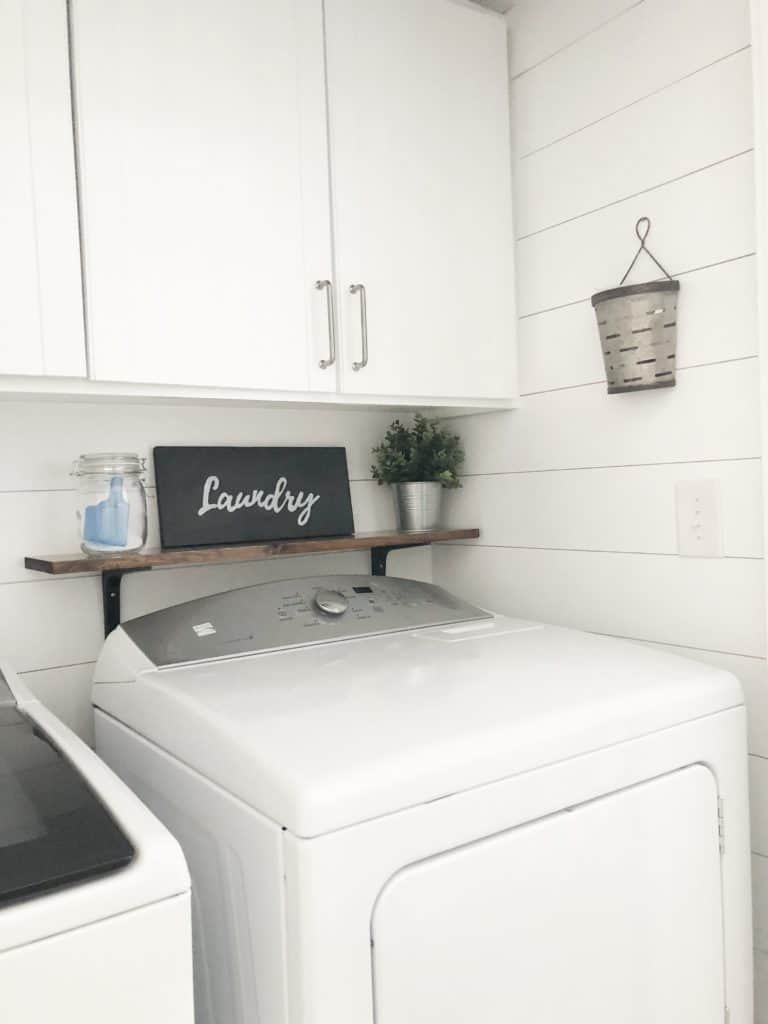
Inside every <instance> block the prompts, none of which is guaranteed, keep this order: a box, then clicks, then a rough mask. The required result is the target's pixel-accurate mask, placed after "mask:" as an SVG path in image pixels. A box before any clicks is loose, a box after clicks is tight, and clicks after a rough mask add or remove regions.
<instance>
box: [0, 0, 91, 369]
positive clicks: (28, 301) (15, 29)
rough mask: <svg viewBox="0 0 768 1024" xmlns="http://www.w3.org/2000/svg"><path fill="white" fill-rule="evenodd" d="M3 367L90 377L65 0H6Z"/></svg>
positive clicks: (0, 280)
mask: <svg viewBox="0 0 768 1024" xmlns="http://www.w3.org/2000/svg"><path fill="white" fill-rule="evenodd" d="M0 126H2V128H1V130H0V374H6V373H9V374H31V375H38V374H56V375H59V376H66V377H79V376H84V375H85V338H84V336H83V308H82V288H81V281H80V251H79V244H78V229H77V193H76V186H75V160H74V147H73V142H72V112H71V108H70V101H69V62H68V51H67V7H66V2H65V0H0Z"/></svg>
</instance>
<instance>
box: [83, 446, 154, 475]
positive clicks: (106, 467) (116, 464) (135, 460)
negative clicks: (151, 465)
mask: <svg viewBox="0 0 768 1024" xmlns="http://www.w3.org/2000/svg"><path fill="white" fill-rule="evenodd" d="M146 463H147V460H146V459H144V458H142V457H141V456H139V455H137V454H136V453H135V452H88V453H86V454H83V455H81V456H80V457H79V458H77V459H75V462H74V463H73V466H72V475H73V476H90V475H91V474H108V475H116V474H121V475H125V474H130V473H143V472H144V471H145V469H146V468H147V466H146Z"/></svg>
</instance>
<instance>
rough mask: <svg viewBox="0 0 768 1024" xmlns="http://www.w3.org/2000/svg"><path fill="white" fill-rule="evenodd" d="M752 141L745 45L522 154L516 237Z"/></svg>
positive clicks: (694, 168) (727, 154)
mask: <svg viewBox="0 0 768 1024" xmlns="http://www.w3.org/2000/svg"><path fill="white" fill-rule="evenodd" d="M649 125H652V126H653V129H652V130H653V144H652V145H649V138H648V126H649ZM751 146H752V78H751V62H750V53H749V51H748V50H742V51H740V52H739V53H737V54H734V55H732V56H730V57H728V58H727V59H725V60H722V61H719V62H718V63H717V64H713V65H711V66H710V67H708V68H706V69H704V70H702V71H700V72H699V73H698V74H695V75H692V76H690V77H689V78H685V79H683V80H682V81H681V82H678V83H676V84H675V85H673V86H670V88H669V89H665V90H664V91H663V92H660V93H655V94H654V95H652V96H649V97H648V98H647V99H645V100H643V101H642V102H640V103H637V104H635V105H634V106H632V107H630V108H629V109H627V110H624V111H621V112H620V113H617V114H614V115H612V116H610V117H608V118H605V119H604V120H602V121H599V122H597V123H596V124H594V125H592V126H590V127H589V128H586V129H584V131H581V132H577V133H576V134H575V135H571V136H569V137H568V138H566V139H563V140H562V141H561V142H559V143H558V144H557V145H555V146H548V147H547V148H546V149H542V150H539V151H538V152H536V153H534V154H532V155H531V156H529V157H527V158H526V159H523V160H520V161H519V162H518V163H517V165H516V170H515V186H516V187H515V193H516V205H515V219H516V228H517V233H518V236H526V235H529V234H532V233H533V232H534V231H540V230H541V229H543V228H546V227H549V226H551V225H553V224H558V223H561V222H562V221H565V220H568V219H569V218H572V217H576V216H579V215H582V214H584V213H587V212H588V211H590V210H597V209H600V208H601V207H603V206H606V205H607V204H608V203H614V202H617V201H618V200H620V199H624V198H625V197H626V196H631V195H634V194H636V193H639V192H643V191H645V190H647V189H650V188H653V187H654V186H657V185H659V184H660V183H662V182H665V181H672V180H673V179H675V178H679V177H681V176H682V175H684V174H690V173H691V172H693V171H697V170H699V169H700V168H702V167H707V166H709V165H711V164H714V163H717V162H718V161H721V160H724V159H726V158H727V157H730V156H734V154H736V153H741V152H744V151H745V150H747V149H749V148H750V147H751ZM564 167H567V168H568V173H567V174H564V173H563V168H564Z"/></svg>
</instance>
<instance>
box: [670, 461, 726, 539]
mask: <svg viewBox="0 0 768 1024" xmlns="http://www.w3.org/2000/svg"><path fill="white" fill-rule="evenodd" d="M675 505H676V508H677V551H678V554H681V555H690V556H693V557H698V558H720V557H721V556H722V553H723V540H722V527H721V523H720V481H719V480H679V481H678V482H677V483H676V484H675Z"/></svg>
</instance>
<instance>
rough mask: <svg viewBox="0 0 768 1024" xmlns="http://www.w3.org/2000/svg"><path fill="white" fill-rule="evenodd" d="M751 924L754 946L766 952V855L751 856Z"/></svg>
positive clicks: (767, 894) (767, 923)
mask: <svg viewBox="0 0 768 1024" xmlns="http://www.w3.org/2000/svg"><path fill="white" fill-rule="evenodd" d="M752 925H753V934H754V943H755V948H756V949H759V950H760V951H761V952H762V953H768V857H765V856H763V855H762V854H759V853H758V854H754V855H753V856H752Z"/></svg>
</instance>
